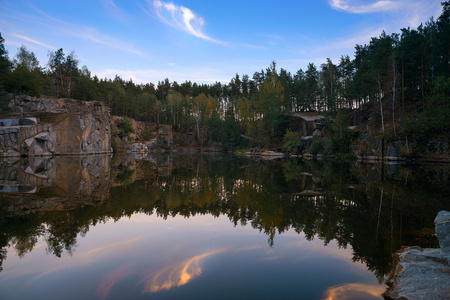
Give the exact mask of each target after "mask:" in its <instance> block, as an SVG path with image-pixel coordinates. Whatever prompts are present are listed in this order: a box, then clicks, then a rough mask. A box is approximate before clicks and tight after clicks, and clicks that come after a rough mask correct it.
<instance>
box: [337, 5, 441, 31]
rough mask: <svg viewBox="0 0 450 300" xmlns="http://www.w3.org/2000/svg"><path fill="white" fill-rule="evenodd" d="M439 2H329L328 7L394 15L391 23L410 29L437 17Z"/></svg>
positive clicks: (356, 12)
mask: <svg viewBox="0 0 450 300" xmlns="http://www.w3.org/2000/svg"><path fill="white" fill-rule="evenodd" d="M368 2H369V3H368ZM440 2H441V1H439V0H437V1H436V0H415V1H411V0H396V1H393V0H377V1H373V0H372V1H363V0H329V4H330V6H331V7H332V8H333V9H335V10H338V11H342V12H346V13H352V14H369V13H389V14H394V16H393V17H392V18H391V19H392V22H391V23H399V24H403V25H407V26H411V27H417V26H419V25H420V24H421V23H423V22H425V21H426V20H427V19H428V18H429V17H430V16H437V15H439V14H440V12H441V11H442V8H441V5H440Z"/></svg>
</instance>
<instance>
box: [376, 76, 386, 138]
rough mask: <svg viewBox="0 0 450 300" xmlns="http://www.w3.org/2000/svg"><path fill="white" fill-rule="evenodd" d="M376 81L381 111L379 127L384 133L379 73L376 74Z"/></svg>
mask: <svg viewBox="0 0 450 300" xmlns="http://www.w3.org/2000/svg"><path fill="white" fill-rule="evenodd" d="M377 81H378V98H379V99H380V113H381V128H382V130H383V134H384V116H383V101H381V79H380V74H378V76H377Z"/></svg>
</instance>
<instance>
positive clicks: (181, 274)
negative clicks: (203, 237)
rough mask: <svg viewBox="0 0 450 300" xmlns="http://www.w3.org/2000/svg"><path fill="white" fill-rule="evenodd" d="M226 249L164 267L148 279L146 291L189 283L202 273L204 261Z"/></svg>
mask: <svg viewBox="0 0 450 300" xmlns="http://www.w3.org/2000/svg"><path fill="white" fill-rule="evenodd" d="M224 251H225V249H218V250H214V251H211V252H207V253H204V254H200V255H197V256H194V257H192V258H189V259H187V260H185V261H183V262H181V263H179V264H176V265H173V266H169V267H166V268H163V269H161V270H159V271H158V272H156V273H155V274H152V275H150V276H148V277H150V278H148V277H147V278H148V279H144V280H146V284H145V288H144V292H145V293H148V292H150V293H155V292H158V291H161V290H169V289H171V288H173V287H179V286H182V285H185V284H187V283H188V282H189V281H191V280H193V279H195V278H197V277H198V276H200V275H201V274H202V267H201V265H202V263H203V261H204V260H205V259H206V258H207V257H210V256H212V255H215V254H218V253H221V252H224Z"/></svg>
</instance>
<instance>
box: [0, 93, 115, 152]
mask: <svg viewBox="0 0 450 300" xmlns="http://www.w3.org/2000/svg"><path fill="white" fill-rule="evenodd" d="M10 107H11V109H12V112H13V113H12V116H11V118H9V119H3V120H0V156H51V155H61V154H99V153H108V152H112V149H111V132H110V131H111V128H110V112H109V109H108V107H107V106H106V105H104V104H103V103H101V102H97V101H91V102H85V101H75V100H70V99H56V98H51V97H41V98H39V99H38V98H36V97H29V96H19V97H15V98H13V99H12V100H11V103H10Z"/></svg>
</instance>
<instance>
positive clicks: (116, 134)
mask: <svg viewBox="0 0 450 300" xmlns="http://www.w3.org/2000/svg"><path fill="white" fill-rule="evenodd" d="M123 118H124V117H119V116H112V117H111V127H112V128H113V130H112V131H113V134H112V143H113V146H114V147H115V148H117V149H116V150H117V151H119V152H120V151H123V152H131V153H148V152H161V151H165V150H172V149H173V132H172V126H170V125H154V124H153V125H149V124H145V123H144V122H140V121H136V120H134V119H131V118H128V121H129V124H130V126H131V128H132V129H133V132H131V133H128V134H125V133H124V132H123V129H121V128H120V126H119V125H118V124H119V121H120V120H122V119H123Z"/></svg>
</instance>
